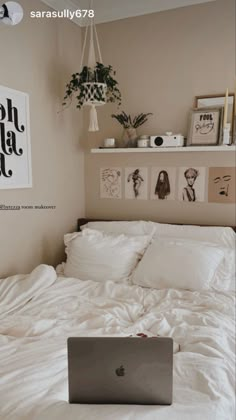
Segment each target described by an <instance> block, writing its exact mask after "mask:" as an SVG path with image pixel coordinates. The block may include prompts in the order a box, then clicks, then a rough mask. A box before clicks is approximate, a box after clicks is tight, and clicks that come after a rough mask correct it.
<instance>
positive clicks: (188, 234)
mask: <svg viewBox="0 0 236 420" xmlns="http://www.w3.org/2000/svg"><path fill="white" fill-rule="evenodd" d="M155 228H156V229H155V235H154V237H160V236H161V237H162V236H164V237H171V238H183V239H193V240H194V241H203V242H211V243H214V244H218V245H220V246H226V247H229V248H232V249H234V248H235V238H236V235H235V232H234V231H233V229H232V228H230V227H221V226H192V225H169V224H165V223H155Z"/></svg>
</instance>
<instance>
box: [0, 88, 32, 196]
mask: <svg viewBox="0 0 236 420" xmlns="http://www.w3.org/2000/svg"><path fill="white" fill-rule="evenodd" d="M31 187H32V167H31V147H30V125H29V96H28V95H27V94H26V93H23V92H19V91H16V90H13V89H9V88H6V87H3V86H0V189H11V188H31Z"/></svg>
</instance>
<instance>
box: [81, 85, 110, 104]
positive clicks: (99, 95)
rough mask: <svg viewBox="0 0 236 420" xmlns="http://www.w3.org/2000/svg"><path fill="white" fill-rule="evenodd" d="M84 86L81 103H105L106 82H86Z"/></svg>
mask: <svg viewBox="0 0 236 420" xmlns="http://www.w3.org/2000/svg"><path fill="white" fill-rule="evenodd" d="M83 86H84V103H83V105H95V106H99V105H100V106H101V105H105V103H106V94H107V85H106V83H98V82H86V83H83Z"/></svg>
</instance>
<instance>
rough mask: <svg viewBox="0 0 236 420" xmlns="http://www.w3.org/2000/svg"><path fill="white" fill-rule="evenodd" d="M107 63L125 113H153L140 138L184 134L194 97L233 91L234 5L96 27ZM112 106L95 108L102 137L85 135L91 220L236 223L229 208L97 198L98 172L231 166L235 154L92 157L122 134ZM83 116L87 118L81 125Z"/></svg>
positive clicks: (230, 0)
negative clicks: (105, 169) (94, 149)
mask: <svg viewBox="0 0 236 420" xmlns="http://www.w3.org/2000/svg"><path fill="white" fill-rule="evenodd" d="M98 33H99V38H100V42H101V46H102V51H103V60H104V62H105V63H107V64H108V63H109V64H112V65H113V66H114V68H115V69H116V70H117V78H118V80H119V82H120V88H121V90H122V93H123V105H122V109H124V110H125V111H126V112H128V113H132V114H135V113H139V112H153V114H154V116H153V117H152V118H150V121H149V123H148V124H146V125H145V127H141V128H140V130H139V134H160V133H164V132H165V131H173V132H176V133H177V132H182V133H183V134H184V135H186V134H187V122H188V113H189V109H190V108H191V106H192V104H193V100H194V97H195V95H202V94H214V93H221V92H224V91H225V90H226V87H229V89H230V90H231V91H233V90H234V79H235V1H234V0H217V1H216V2H211V3H206V4H201V5H197V6H191V7H184V8H180V9H176V10H171V11H167V12H161V13H156V14H151V15H146V16H141V17H136V18H130V19H125V20H121V21H117V22H112V23H109V24H102V25H99V26H98ZM112 112H116V109H115V107H114V106H106V107H104V108H103V109H99V122H100V128H101V130H100V132H99V133H98V134H91V133H90V134H87V135H86V144H87V153H86V171H85V174H86V175H85V180H86V215H87V216H88V217H91V218H113V219H139V218H141V219H152V220H159V221H163V222H179V223H182V222H183V223H202V224H204V223H205V224H218V225H221V224H224V225H234V224H235V223H236V221H235V207H234V205H230V204H227V205H220V204H207V203H194V204H193V203H188V204H187V203H181V202H178V201H175V202H171V203H170V202H157V201H150V200H149V201H141V200H139V201H135V200H124V199H122V200H104V199H103V200H101V199H100V198H99V168H100V167H104V166H105V167H106V166H121V167H122V168H124V167H125V166H133V165H134V166H136V165H137V166H138V165H141V166H146V167H148V168H151V167H152V166H159V165H161V166H163V165H167V166H177V167H179V166H188V165H191V166H192V165H195V166H206V167H208V166H232V165H234V164H235V155H234V154H232V153H222V152H221V153H213V152H211V153H206V152H205V153H184V154H180V153H176V154H174V153H168V154H163V153H161V154H156V153H155V154H152V155H150V154H120V155H118V156H117V155H112V154H109V155H92V154H90V153H89V149H90V148H91V147H96V146H99V145H101V144H102V141H103V139H104V138H105V137H112V136H115V137H116V138H119V137H120V136H121V132H122V130H121V128H120V126H119V125H118V124H117V123H116V122H115V121H113V120H112V119H111V118H110V114H111V113H112ZM86 125H87V118H86V119H85V126H86Z"/></svg>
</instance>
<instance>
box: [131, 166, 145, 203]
mask: <svg viewBox="0 0 236 420" xmlns="http://www.w3.org/2000/svg"><path fill="white" fill-rule="evenodd" d="M131 179H132V181H133V191H134V196H135V198H137V197H138V196H139V194H140V187H141V185H142V182H144V179H143V178H142V177H141V175H140V170H139V169H135V171H134V172H131V174H129V176H128V178H127V182H130V181H131Z"/></svg>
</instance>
